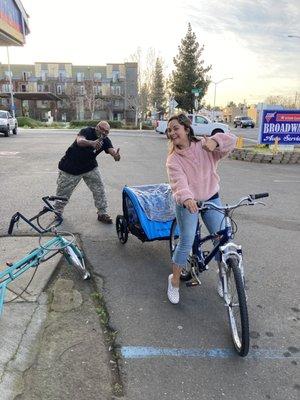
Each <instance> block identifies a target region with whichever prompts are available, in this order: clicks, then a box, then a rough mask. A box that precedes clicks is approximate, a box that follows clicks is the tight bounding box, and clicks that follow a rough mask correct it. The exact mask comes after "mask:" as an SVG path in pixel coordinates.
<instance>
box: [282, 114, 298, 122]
mask: <svg viewBox="0 0 300 400" xmlns="http://www.w3.org/2000/svg"><path fill="white" fill-rule="evenodd" d="M276 121H278V122H281V121H282V122H284V121H289V122H300V114H280V113H278V114H276Z"/></svg>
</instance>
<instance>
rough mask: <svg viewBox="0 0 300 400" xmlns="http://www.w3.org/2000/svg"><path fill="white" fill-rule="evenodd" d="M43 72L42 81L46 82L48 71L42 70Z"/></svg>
mask: <svg viewBox="0 0 300 400" xmlns="http://www.w3.org/2000/svg"><path fill="white" fill-rule="evenodd" d="M41 74H42V75H41V77H42V81H43V82H45V80H46V79H47V75H48V73H47V71H42V72H41Z"/></svg>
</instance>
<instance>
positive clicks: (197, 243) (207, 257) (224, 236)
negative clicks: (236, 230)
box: [192, 212, 232, 271]
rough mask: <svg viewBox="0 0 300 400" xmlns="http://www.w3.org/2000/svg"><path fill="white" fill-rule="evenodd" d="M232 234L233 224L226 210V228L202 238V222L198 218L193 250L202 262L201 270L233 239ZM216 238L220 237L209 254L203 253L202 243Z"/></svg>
mask: <svg viewBox="0 0 300 400" xmlns="http://www.w3.org/2000/svg"><path fill="white" fill-rule="evenodd" d="M231 236H232V229H231V224H230V220H229V217H228V215H227V213H226V212H225V228H224V229H221V230H220V231H217V232H215V233H213V234H210V235H207V236H205V237H203V238H201V224H200V222H199V220H198V223H197V229H196V234H195V239H194V243H193V247H192V252H193V254H194V255H196V256H197V258H198V262H200V263H201V264H200V265H199V266H200V267H201V268H200V270H201V271H203V270H205V269H206V268H205V267H206V266H207V265H208V264H209V263H210V261H211V260H212V259H213V258H214V257H215V256H216V254H217V253H218V251H219V250H220V248H221V247H223V246H224V245H225V244H226V243H228V240H229V239H231ZM214 239H218V240H219V242H218V243H217V244H216V245H215V246H214V247H213V249H212V250H211V251H209V252H208V254H205V253H203V252H202V249H201V246H202V244H203V243H205V242H207V241H209V240H214ZM203 254H204V257H203Z"/></svg>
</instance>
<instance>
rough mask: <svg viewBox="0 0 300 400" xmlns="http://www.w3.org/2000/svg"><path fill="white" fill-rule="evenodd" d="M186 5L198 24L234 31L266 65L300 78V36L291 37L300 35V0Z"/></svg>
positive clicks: (203, 27) (237, 0)
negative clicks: (290, 36) (296, 36)
mask: <svg viewBox="0 0 300 400" xmlns="http://www.w3.org/2000/svg"><path fill="white" fill-rule="evenodd" d="M186 5H187V8H188V14H189V18H190V20H191V23H192V26H193V27H194V28H197V29H200V30H201V31H202V32H203V33H205V32H206V33H209V34H211V33H214V34H216V35H222V34H224V33H225V32H231V33H232V34H233V35H234V36H235V37H236V39H237V40H238V41H239V42H240V45H241V46H243V47H244V48H247V49H248V50H249V51H250V52H252V53H253V54H254V55H255V57H256V58H257V60H258V61H259V63H260V64H261V66H262V69H265V70H266V71H268V72H269V73H272V75H274V74H275V75H276V76H278V77H279V78H283V77H286V76H287V75H289V76H290V77H291V76H292V77H293V78H295V79H298V81H299V80H300V69H299V65H300V51H299V49H300V39H299V38H289V37H288V35H289V34H292V35H298V36H300V28H299V20H300V7H299V0H289V1H285V0H278V1H276V2H275V1H274V0H260V1H258V2H254V1H252V0H227V1H226V2H224V3H221V2H220V1H219V0H210V1H207V0H198V1H197V3H195V2H194V1H191V0H190V1H189V0H187V2H186ZM237 56H238V55H237ZM237 61H238V58H237ZM262 75H264V71H262ZM298 84H299V82H298Z"/></svg>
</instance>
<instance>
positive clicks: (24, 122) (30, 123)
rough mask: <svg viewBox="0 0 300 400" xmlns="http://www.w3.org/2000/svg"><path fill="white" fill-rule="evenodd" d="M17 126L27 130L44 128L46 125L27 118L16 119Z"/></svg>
mask: <svg viewBox="0 0 300 400" xmlns="http://www.w3.org/2000/svg"><path fill="white" fill-rule="evenodd" d="M17 121H18V126H21V127H28V128H39V127H45V126H46V124H45V123H44V122H41V121H37V120H36V119H32V118H29V117H17Z"/></svg>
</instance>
